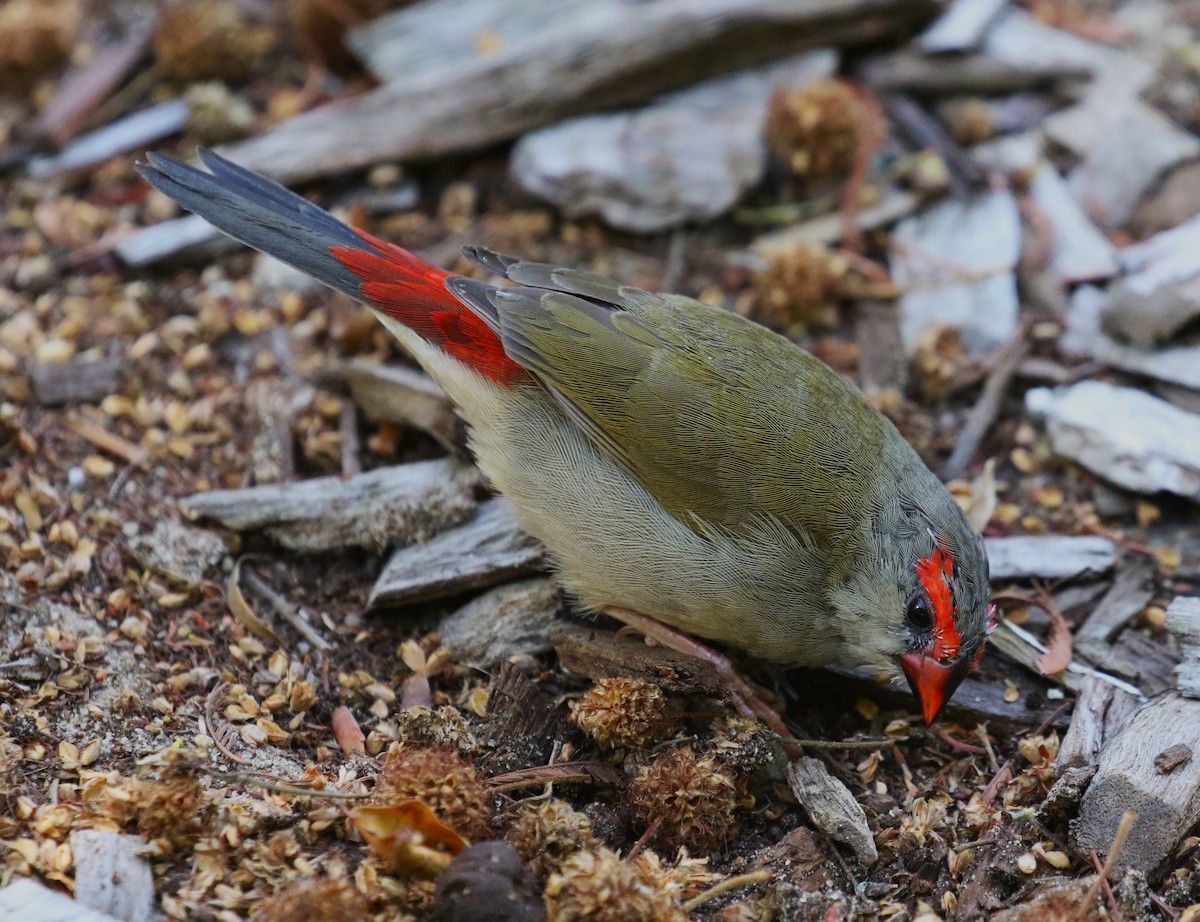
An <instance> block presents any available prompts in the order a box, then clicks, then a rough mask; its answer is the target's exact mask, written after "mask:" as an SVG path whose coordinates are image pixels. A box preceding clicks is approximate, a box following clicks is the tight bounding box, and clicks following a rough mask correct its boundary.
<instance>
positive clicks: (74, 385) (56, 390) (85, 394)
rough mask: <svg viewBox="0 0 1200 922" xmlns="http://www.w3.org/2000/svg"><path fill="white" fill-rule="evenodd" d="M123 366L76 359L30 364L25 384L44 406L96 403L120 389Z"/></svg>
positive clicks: (119, 362) (100, 361)
mask: <svg viewBox="0 0 1200 922" xmlns="http://www.w3.org/2000/svg"><path fill="white" fill-rule="evenodd" d="M124 366H125V363H124V362H123V361H121V360H119V359H76V360H75V361H72V362H53V363H46V364H37V365H33V366H31V367H30V369H29V383H30V384H31V385H32V386H33V394H34V396H35V397H36V398H37V401H38V403H40V404H41V405H42V406H44V407H52V406H61V405H63V404H68V403H98V402H100V401H101V400H103V399H104V398H105V397H107V396H108V395H109V394H115V393H116V392H117V389H118V388H119V387H120V383H121V381H120V378H121V371H122V370H123V368H124Z"/></svg>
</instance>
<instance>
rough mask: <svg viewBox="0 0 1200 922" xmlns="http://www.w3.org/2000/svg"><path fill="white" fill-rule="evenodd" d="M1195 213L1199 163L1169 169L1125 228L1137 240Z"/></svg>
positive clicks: (1197, 209)
mask: <svg viewBox="0 0 1200 922" xmlns="http://www.w3.org/2000/svg"><path fill="white" fill-rule="evenodd" d="M1197 214H1200V160H1193V161H1191V162H1190V163H1184V164H1182V165H1180V166H1179V167H1176V168H1175V169H1174V170H1172V171H1171V172H1170V174H1169V175H1168V176H1167V178H1166V179H1165V180H1163V183H1162V185H1161V186H1160V187H1159V188H1158V189H1157V190H1155V191H1154V192H1153V193H1152V194H1151V195H1150V196H1149V197H1148V198H1146V199H1144V200H1143V201H1142V203H1141V204H1140V205H1138V207H1137V210H1136V211H1135V212H1134V213H1133V217H1132V218H1130V220H1129V229H1130V231H1131V232H1132V233H1133V235H1134V237H1135V238H1137V239H1139V240H1140V239H1144V238H1146V237H1149V236H1150V235H1152V234H1158V233H1161V232H1162V231H1165V230H1170V229H1171V228H1172V227H1178V226H1179V225H1180V224H1183V223H1184V222H1185V221H1190V220H1191V219H1192V218H1194V217H1196V215H1197Z"/></svg>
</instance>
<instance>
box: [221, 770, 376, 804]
mask: <svg viewBox="0 0 1200 922" xmlns="http://www.w3.org/2000/svg"><path fill="white" fill-rule="evenodd" d="M198 767H199V770H200V771H202V772H204V773H205V774H206V775H208V776H210V777H212V778H219V779H221V780H222V781H228V782H230V783H231V784H248V785H251V786H252V787H256V788H262V789H263V790H264V791H271V792H273V793H275V794H292V795H295V796H297V797H326V798H328V799H330V800H366V799H367V798H368V797H370V796H371V793H370V792H369V791H336V790H333V791H331V790H326V789H324V788H321V789H320V790H314V789H313V788H304V787H298V786H296V785H294V784H291V783H290V782H288V781H287V780H286V779H284V778H279V777H278V776H276V775H268V774H266V773H265V772H224V771H221V770H220V769H218V768H213V767H212V766H211V765H201V766H198Z"/></svg>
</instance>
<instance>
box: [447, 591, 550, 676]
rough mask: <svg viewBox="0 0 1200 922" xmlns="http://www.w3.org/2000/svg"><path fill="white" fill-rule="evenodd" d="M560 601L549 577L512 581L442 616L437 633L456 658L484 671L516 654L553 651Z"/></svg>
mask: <svg viewBox="0 0 1200 922" xmlns="http://www.w3.org/2000/svg"><path fill="white" fill-rule="evenodd" d="M561 604H562V602H561V599H560V597H559V594H558V586H557V585H555V583H554V580H552V579H550V578H549V577H544V576H541V577H536V578H534V579H527V580H522V581H520V582H517V583H509V584H507V585H503V586H497V587H496V588H495V589H491V590H489V591H488V592H485V593H484V594H483V595H481V596H479V598H477V599H472V600H471V601H470V602H468V603H467V604H466V605H464V606H463V607H462V608H460V609H458V611H456V612H454V613H453V614H452V615H449V616H448V617H446V618H443V619H442V622H441V624H440V625H438V633H439V634H441V637H442V643H443V644H444V645H445V646H447V647H449V648H450V649H451V650H453V651H454V659H455V662H459V663H463V664H465V665H467V666H473V667H475V668H476V669H482V670H485V671H486V670H490V669H492V668H494V667H495V665H496V664H497V663H500V662H503V661H505V660H509V659H511V658H513V657H514V656H530V655H533V654H536V653H545V652H547V651H549V650H550V649H551V648H552V644H551V642H550V634H551V633H552V629H553V627H554V625H555V621H556V620H557V617H558V611H559V608H560V607H561Z"/></svg>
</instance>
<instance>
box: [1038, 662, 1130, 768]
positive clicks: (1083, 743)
mask: <svg viewBox="0 0 1200 922" xmlns="http://www.w3.org/2000/svg"><path fill="white" fill-rule="evenodd" d="M1139 704H1140V702H1139V701H1138V699H1137V698H1136V697H1135V696H1134V695H1131V694H1129V693H1128V692H1125V691H1122V690H1121V689H1119V688H1116V687H1115V686H1114V685H1112V683H1110V682H1105V681H1104V680H1103V679H1100V678H1098V677H1096V676H1088V677H1087V678H1085V679H1084V680H1083V682H1082V684H1081V685H1080V687H1079V692H1078V695H1077V697H1076V699H1075V710H1074V711H1073V712H1072V714H1071V726H1070V727H1069V728H1068V729H1067V732H1066V734H1065V735H1064V736H1063V738H1062V743H1061V744H1060V745H1059V747H1058V759H1057V762H1056V763H1055V765H1056V767H1057V769H1058V772H1059V774H1062V773H1063V772H1064V771H1066V770H1067V769H1070V768H1080V767H1083V766H1088V765H1095V764H1096V762H1097V760H1098V759H1099V757H1100V752H1101V750H1102V749H1103V748H1104V744H1105V742H1106V741H1107V740H1111V739H1112V738H1113V737H1114V736H1116V735H1117V734H1118V733H1120V732H1121V730H1122V728H1123V727H1124V726H1125V724H1126V722H1128V720H1129V718H1130V717H1132V716H1133V712H1134V711H1136V710H1137V709H1138V706H1139Z"/></svg>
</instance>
